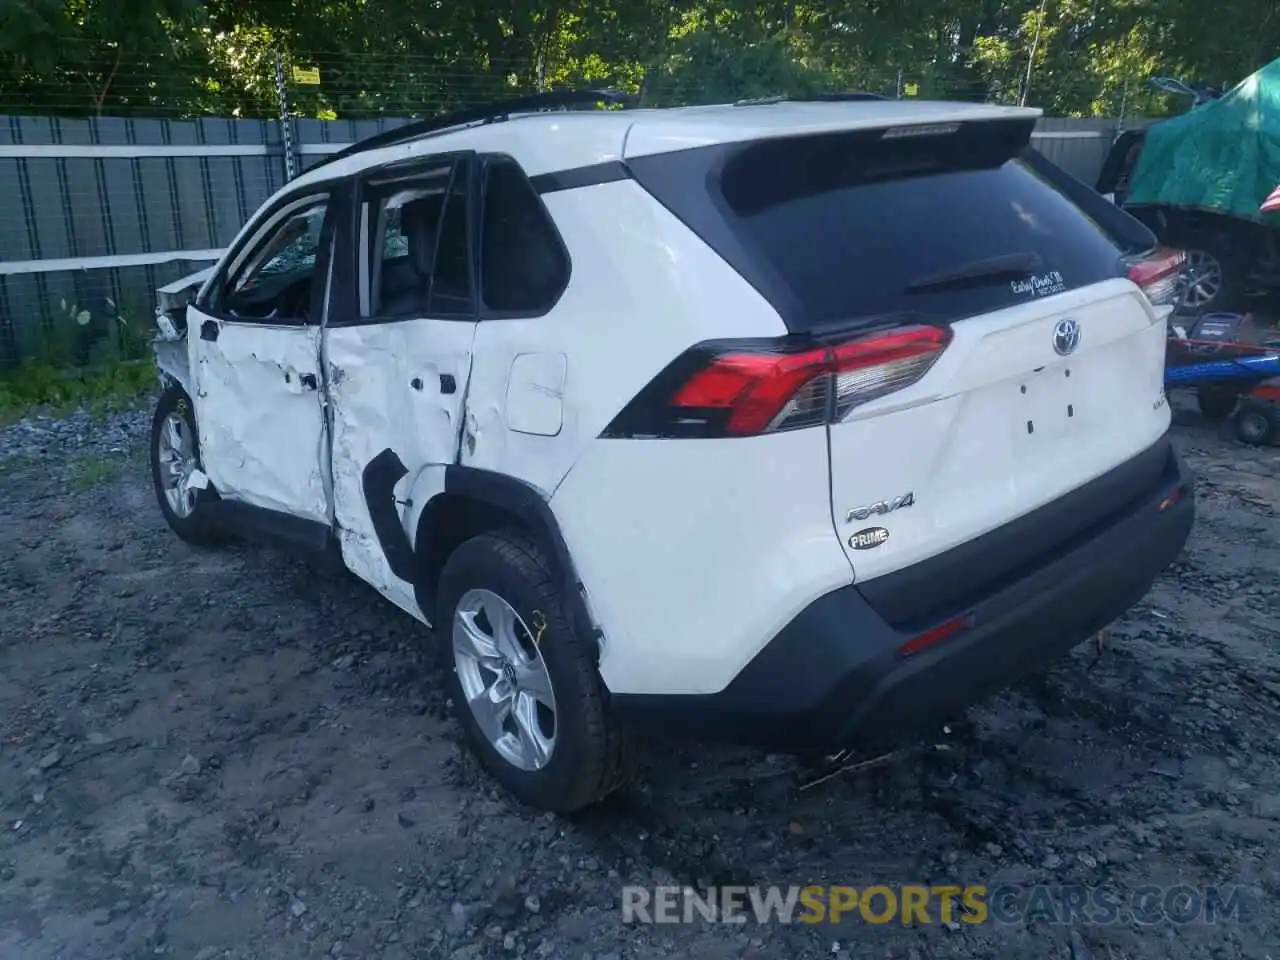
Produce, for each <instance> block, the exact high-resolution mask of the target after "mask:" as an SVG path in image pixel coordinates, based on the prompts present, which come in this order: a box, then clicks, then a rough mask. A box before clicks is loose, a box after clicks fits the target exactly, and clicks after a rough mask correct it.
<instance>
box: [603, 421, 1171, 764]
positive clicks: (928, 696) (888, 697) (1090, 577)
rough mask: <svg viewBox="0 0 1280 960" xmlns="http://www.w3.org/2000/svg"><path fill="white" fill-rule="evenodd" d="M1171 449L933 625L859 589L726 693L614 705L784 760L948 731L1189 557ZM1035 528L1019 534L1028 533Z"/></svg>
mask: <svg viewBox="0 0 1280 960" xmlns="http://www.w3.org/2000/svg"><path fill="white" fill-rule="evenodd" d="M1160 449H1161V450H1163V451H1167V453H1166V456H1165V459H1164V467H1163V469H1162V470H1160V471H1159V476H1158V480H1156V481H1155V482H1154V483H1152V484H1149V485H1146V486H1145V489H1144V490H1143V491H1141V492H1140V493H1138V494H1137V495H1135V496H1134V497H1133V498H1132V499H1130V500H1128V501H1127V502H1126V503H1125V504H1124V505H1123V507H1122V508H1120V509H1117V510H1114V511H1109V513H1108V515H1107V516H1106V517H1104V518H1100V519H1099V521H1098V522H1097V523H1095V524H1093V525H1091V527H1090V529H1089V530H1088V531H1087V534H1085V535H1083V536H1077V537H1074V538H1073V539H1072V541H1071V542H1070V543H1069V544H1064V545H1063V549H1061V550H1056V551H1053V552H1052V553H1051V554H1050V555H1049V556H1048V557H1046V558H1045V560H1044V561H1043V562H1042V563H1039V564H1037V565H1035V566H1033V567H1032V568H1030V569H1024V570H1022V571H1020V572H1019V574H1018V576H1017V577H1016V578H1011V579H1007V580H1004V581H1003V582H1002V583H1001V584H1000V585H999V587H998V588H997V589H987V590H984V591H983V593H982V595H972V596H970V597H968V598H965V602H964V603H961V604H958V605H956V606H954V607H952V609H951V610H950V611H948V612H947V614H946V615H945V616H944V617H942V618H940V619H939V620H935V621H934V622H933V623H932V624H929V625H923V624H922V625H919V626H916V625H913V626H912V628H911V629H910V631H909V632H908V631H906V630H903V629H901V628H898V629H895V628H894V627H893V626H891V625H890V624H889V623H887V622H886V621H885V619H883V618H882V617H881V616H880V615H879V614H878V613H877V612H876V610H875V609H873V607H872V605H871V603H869V602H868V600H867V598H866V597H865V596H864V595H863V592H861V591H860V590H859V589H858V588H857V587H855V586H849V587H843V588H841V589H839V590H835V591H833V592H831V593H829V594H827V595H826V596H823V597H820V598H819V599H818V600H816V601H814V602H813V603H812V604H811V605H810V606H808V607H807V608H806V609H805V610H803V611H802V612H801V613H800V614H799V615H798V616H797V617H796V618H795V619H794V620H793V621H792V622H791V623H790V624H789V625H788V626H787V627H786V628H784V629H783V630H782V631H781V632H780V633H779V634H778V635H777V636H776V637H775V638H774V639H773V640H772V641H771V642H770V643H769V644H768V645H767V646H766V647H765V648H764V649H763V650H761V651H760V653H759V654H757V655H756V657H755V658H754V659H753V660H752V661H751V662H750V663H748V664H747V666H746V667H745V668H744V669H743V670H742V672H741V673H739V674H738V676H737V677H736V678H734V680H733V682H732V683H730V684H729V685H728V686H727V687H726V688H725V689H724V690H722V691H720V692H719V693H714V694H706V695H650V694H625V695H615V697H614V698H613V702H614V706H615V708H616V709H617V711H618V713H619V715H620V717H621V718H622V719H624V720H626V721H629V722H631V723H633V724H640V725H649V724H661V725H662V726H663V727H667V728H670V727H671V726H673V725H674V724H679V725H680V727H681V728H682V729H683V730H685V731H687V732H688V734H689V735H691V736H693V737H697V738H699V739H707V740H723V741H727V742H732V743H739V744H744V745H750V746H758V747H762V748H765V749H772V750H785V751H790V750H795V751H807V750H826V749H836V748H839V747H844V746H858V747H861V748H864V749H878V748H882V747H889V746H892V745H894V744H895V743H900V742H902V741H903V740H905V739H908V738H910V737H912V736H918V735H920V734H923V733H926V732H929V731H931V730H933V729H936V727H937V725H938V724H940V723H942V722H944V721H945V720H946V719H947V718H948V717H952V716H954V715H955V714H956V713H958V712H960V711H962V710H963V709H965V708H966V707H968V706H970V705H972V704H973V703H975V702H976V701H978V700H981V699H982V698H984V697H986V696H988V695H990V694H992V693H994V692H996V691H998V690H1000V689H1002V688H1004V687H1006V686H1008V685H1009V684H1011V683H1013V682H1015V681H1017V680H1018V679H1019V678H1021V677H1023V676H1025V675H1026V674H1027V673H1028V672H1030V671H1032V670H1034V669H1035V668H1037V667H1039V666H1042V665H1044V664H1047V663H1050V662H1052V661H1053V660H1055V659H1057V658H1059V657H1060V656H1062V655H1063V654H1065V653H1066V652H1067V651H1068V650H1070V649H1071V648H1072V647H1074V646H1076V645H1078V644H1079V643H1080V642H1082V641H1083V640H1085V639H1087V638H1088V637H1089V636H1091V635H1092V634H1093V633H1095V632H1096V631H1098V630H1100V629H1102V628H1103V627H1105V626H1106V625H1107V624H1109V623H1111V622H1112V621H1113V620H1115V619H1116V618H1117V617H1119V616H1120V615H1121V614H1123V613H1124V612H1125V611H1126V610H1128V609H1129V608H1130V607H1131V606H1132V605H1133V604H1134V603H1136V602H1137V601H1138V600H1140V599H1141V598H1142V597H1143V596H1144V595H1145V594H1146V592H1147V591H1148V589H1150V587H1151V584H1152V582H1153V581H1154V580H1155V578H1156V577H1157V576H1158V575H1159V573H1160V572H1161V571H1162V570H1163V569H1164V568H1165V567H1166V566H1167V565H1168V564H1169V563H1170V561H1172V560H1173V559H1174V558H1175V557H1177V555H1178V554H1179V553H1180V552H1181V550H1182V547H1183V545H1184V544H1185V543H1186V541H1187V537H1188V535H1189V534H1190V532H1191V526H1192V523H1193V522H1194V519H1195V501H1194V493H1193V489H1192V482H1191V477H1190V475H1189V473H1188V472H1187V470H1186V468H1185V467H1184V465H1183V463H1182V461H1181V459H1180V458H1179V457H1178V456H1177V454H1176V452H1175V451H1174V450H1173V448H1172V445H1171V444H1170V442H1169V441H1168V439H1167V438H1166V439H1164V440H1162V441H1161V447H1160ZM1155 452H1156V450H1155V449H1154V448H1153V450H1149V451H1147V452H1146V453H1144V454H1142V457H1143V458H1147V459H1148V460H1149V459H1150V458H1151V456H1152V455H1153V454H1154V453H1155ZM1126 466H1127V465H1126ZM1124 469H1125V466H1122V467H1120V468H1118V471H1123V470H1124ZM1102 481H1103V482H1105V481H1106V478H1102ZM1049 515H1051V512H1050V513H1049V514H1046V516H1049ZM1034 517H1035V515H1034V514H1033V515H1032V517H1029V518H1024V520H1023V521H1020V522H1019V524H1018V525H1019V527H1022V528H1023V529H1022V530H1021V531H1020V532H1021V534H1022V535H1026V534H1027V533H1028V532H1031V531H1028V530H1027V529H1026V525H1027V524H1026V521H1032V520H1033V519H1034ZM1033 529H1034V528H1033ZM874 583H875V581H872V582H871V584H874ZM868 586H870V585H868ZM878 606H879V604H878ZM882 609H883V608H882ZM895 619H896V618H895ZM957 620H959V621H962V623H963V626H962V627H959V629H958V632H955V633H952V634H950V635H949V636H948V637H947V638H946V639H944V640H941V641H939V642H937V643H935V644H933V645H930V646H927V647H925V648H924V649H920V650H918V651H917V652H913V653H910V654H907V655H904V654H903V653H902V652H901V648H902V647H903V645H904V644H906V643H908V642H909V641H912V640H914V639H916V638H919V637H920V636H921V635H922V634H925V633H928V632H929V631H930V629H931V628H932V627H939V626H942V625H943V624H949V625H955V624H956V621H957ZM953 629H954V626H953Z"/></svg>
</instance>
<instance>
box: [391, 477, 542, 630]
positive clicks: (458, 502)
mask: <svg viewBox="0 0 1280 960" xmlns="http://www.w3.org/2000/svg"><path fill="white" fill-rule="evenodd" d="M503 529H506V530H519V531H520V532H522V533H524V534H525V535H526V536H529V537H532V538H534V539H541V537H540V531H538V530H536V529H534V527H533V525H531V524H530V523H529V522H528V521H527V520H526V519H524V518H522V517H521V516H520V515H518V514H517V513H515V512H514V511H511V510H507V509H505V508H503V507H500V506H498V505H497V504H494V503H489V502H488V501H485V500H479V499H476V498H475V497H469V496H467V495H466V494H458V493H441V494H439V495H437V496H435V497H432V498H431V502H430V503H428V504H427V505H426V507H425V508H424V509H423V511H422V516H421V517H419V518H418V530H417V537H416V539H415V541H414V553H415V554H416V555H417V558H418V571H419V572H418V582H417V583H416V584H415V590H416V592H417V595H418V597H417V599H418V605H419V606H420V607H421V608H422V612H423V613H425V614H426V615H427V616H428V617H429V618H431V620H432V621H433V622H434V620H435V602H436V591H437V587H438V585H439V583H440V574H441V572H442V571H443V570H444V566H445V564H446V563H447V562H448V561H449V556H450V555H451V554H452V553H453V551H454V550H456V549H458V547H460V546H461V545H462V544H464V543H466V541H468V540H470V539H471V538H472V537H478V536H480V535H481V534H482V533H490V532H492V531H494V530H503Z"/></svg>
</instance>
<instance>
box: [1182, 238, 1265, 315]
mask: <svg viewBox="0 0 1280 960" xmlns="http://www.w3.org/2000/svg"><path fill="white" fill-rule="evenodd" d="M1184 249H1185V250H1186V252H1187V256H1188V257H1189V258H1190V257H1193V256H1194V255H1195V254H1196V253H1201V254H1204V255H1207V256H1209V257H1212V258H1213V259H1214V260H1215V261H1217V264H1218V271H1219V276H1220V278H1221V279H1220V283H1219V285H1218V289H1217V292H1216V293H1215V294H1214V295H1213V296H1212V297H1211V298H1210V299H1208V300H1206V301H1204V302H1202V303H1198V304H1197V305H1196V311H1195V312H1196V313H1199V314H1205V313H1234V312H1238V311H1243V310H1244V308H1245V307H1246V306H1247V299H1248V298H1247V294H1248V285H1247V283H1246V280H1247V277H1248V273H1249V260H1248V257H1247V256H1246V255H1245V254H1244V252H1243V251H1241V250H1239V249H1237V248H1236V245H1235V244H1233V243H1230V242H1228V241H1227V240H1225V239H1222V238H1220V237H1216V236H1193V237H1190V238H1189V239H1188V240H1187V241H1186V243H1185V244H1184Z"/></svg>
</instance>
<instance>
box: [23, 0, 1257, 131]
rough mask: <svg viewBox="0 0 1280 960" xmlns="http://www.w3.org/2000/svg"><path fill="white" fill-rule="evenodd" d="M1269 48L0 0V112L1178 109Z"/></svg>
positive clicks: (1216, 39)
mask: <svg viewBox="0 0 1280 960" xmlns="http://www.w3.org/2000/svg"><path fill="white" fill-rule="evenodd" d="M1277 55H1280V13H1278V12H1277V7H1276V5H1275V3H1274V0H1221V2H1220V3H1218V4H1214V5H1209V4H1205V3H1204V2H1203V0H1194V2H1193V0H823V2H818V0H809V2H800V0H722V2H720V3H715V4H710V3H705V2H695V0H590V2H588V0H472V2H470V3H461V4H459V3H447V2H444V0H427V2H421V3H406V2H404V0H308V2H307V3H298V2H296V0H204V2H198V0H0V111H3V112H8V113H37V114H38V113H58V114H63V115H80V116H84V115H89V116H92V115H97V114H111V115H132V116H194V115H201V114H206V115H207V114H212V115H225V116H232V115H234V116H271V115H273V114H274V112H275V111H276V109H277V101H276V97H275V84H276V69H277V62H278V61H279V62H280V63H282V64H284V65H287V66H293V65H297V66H304V67H314V68H318V69H319V72H320V83H319V84H318V85H314V86H311V85H305V84H304V85H293V86H291V91H290V93H291V99H292V102H293V105H294V108H295V110H296V112H298V113H299V114H301V115H307V116H322V117H334V116H340V117H368V116H377V115H380V114H383V115H405V114H424V113H431V112H434V111H438V110H441V109H446V108H451V107H458V106H462V105H464V104H470V103H476V102H478V101H482V100H487V99H494V98H497V97H500V96H503V95H504V94H506V93H516V92H523V91H529V90H534V89H539V88H543V87H546V86H550V85H557V84H577V83H595V84H601V85H610V86H618V87H622V88H626V89H630V90H633V91H636V92H639V93H641V94H642V96H643V97H644V99H645V100H646V102H649V103H655V104H669V103H697V102H711V101H716V100H720V101H723V100H727V99H736V98H742V97H753V96H765V95H770V94H778V93H795V92H802V91H812V90H823V89H828V90H833V89H844V90H848V89H869V90H875V91H878V92H883V93H890V94H904V95H919V96H938V97H947V98H956V99H979V100H983V99H996V100H1000V101H1004V102H1022V101H1025V102H1026V103H1028V104H1030V105H1035V106H1040V107H1044V108H1045V109H1047V110H1049V111H1051V112H1053V113H1057V114H1060V115H1067V116H1089V115H1115V114H1117V113H1119V112H1120V111H1122V110H1123V111H1124V112H1125V113H1127V114H1130V115H1133V114H1137V113H1160V112H1166V111H1169V110H1175V109H1181V106H1182V105H1180V104H1176V103H1171V102H1168V101H1167V99H1166V98H1164V97H1163V95H1160V94H1157V93H1155V92H1154V91H1153V90H1151V89H1150V88H1149V87H1148V86H1147V85H1146V84H1145V80H1146V79H1147V78H1148V77H1150V76H1152V75H1153V74H1166V75H1175V76H1182V77H1184V78H1187V79H1192V80H1202V81H1206V82H1210V83H1215V84H1218V85H1222V86H1230V85H1232V84H1234V83H1236V82H1237V81H1239V80H1240V79H1242V78H1243V77H1244V76H1246V75H1247V74H1248V73H1250V72H1252V71H1253V70H1255V69H1257V68H1258V67H1259V66H1261V65H1262V64H1264V63H1266V62H1267V61H1269V60H1270V59H1272V58H1273V57H1275V56H1277Z"/></svg>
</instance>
